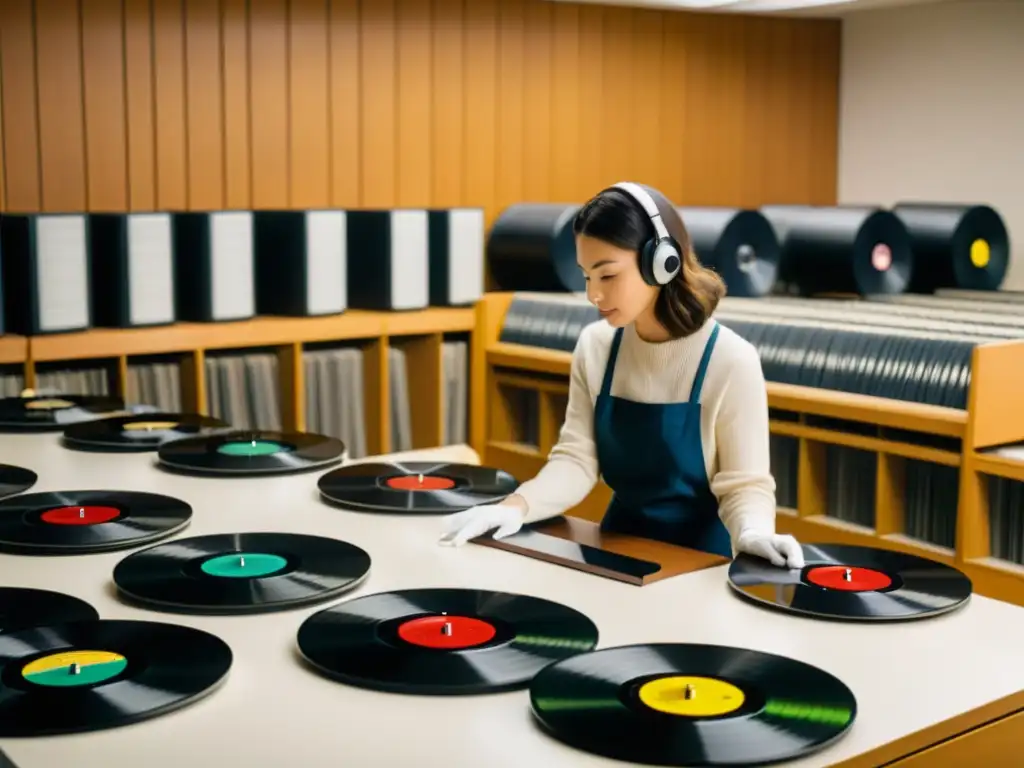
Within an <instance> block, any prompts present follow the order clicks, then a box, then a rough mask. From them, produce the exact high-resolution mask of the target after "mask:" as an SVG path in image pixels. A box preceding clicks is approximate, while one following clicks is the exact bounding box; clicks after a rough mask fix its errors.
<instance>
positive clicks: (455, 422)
mask: <svg viewBox="0 0 1024 768" xmlns="http://www.w3.org/2000/svg"><path fill="white" fill-rule="evenodd" d="M441 352H442V355H443V356H444V357H443V362H444V440H443V442H444V444H445V445H459V444H462V443H465V442H467V440H468V435H467V427H468V423H467V422H468V419H467V412H468V406H469V344H468V343H467V342H465V341H446V342H444V344H443V345H442V348H441Z"/></svg>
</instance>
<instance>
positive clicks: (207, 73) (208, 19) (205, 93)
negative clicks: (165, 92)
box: [185, 0, 224, 211]
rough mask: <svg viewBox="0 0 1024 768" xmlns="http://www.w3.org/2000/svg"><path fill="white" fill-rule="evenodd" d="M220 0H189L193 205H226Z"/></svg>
mask: <svg viewBox="0 0 1024 768" xmlns="http://www.w3.org/2000/svg"><path fill="white" fill-rule="evenodd" d="M220 51H221V36H220V0H185V75H186V76H185V114H186V116H187V123H186V132H185V136H186V147H187V152H188V205H189V208H191V209H193V210H199V211H209V210H217V209H222V208H224V156H223V148H224V141H223V136H224V122H223V117H224V114H223V109H222V107H221V101H222V95H221V86H222V83H223V80H222V77H221V56H220Z"/></svg>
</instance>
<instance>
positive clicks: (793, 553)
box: [736, 531, 804, 568]
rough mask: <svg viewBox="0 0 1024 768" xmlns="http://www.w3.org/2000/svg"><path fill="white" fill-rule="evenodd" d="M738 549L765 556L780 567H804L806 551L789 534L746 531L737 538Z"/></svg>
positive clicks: (749, 553) (757, 555)
mask: <svg viewBox="0 0 1024 768" xmlns="http://www.w3.org/2000/svg"><path fill="white" fill-rule="evenodd" d="M736 551H737V552H746V553H747V554H748V555H754V556H755V557H763V558H764V559H765V560H770V561H771V563H772V565H777V566H778V567H779V568H787V567H788V568H803V567H804V552H803V549H802V548H801V547H800V544H799V542H798V541H797V540H796V539H794V538H793V537H792V536H789V535H781V534H777V533H762V532H760V531H744V532H743V533H741V534H740V535H739V538H738V539H737V540H736Z"/></svg>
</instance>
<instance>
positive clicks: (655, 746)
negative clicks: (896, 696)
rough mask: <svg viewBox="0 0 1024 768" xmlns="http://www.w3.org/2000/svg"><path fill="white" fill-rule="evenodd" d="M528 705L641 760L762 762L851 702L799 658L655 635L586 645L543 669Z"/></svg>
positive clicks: (842, 715) (593, 747)
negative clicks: (638, 641) (644, 640)
mask: <svg viewBox="0 0 1024 768" xmlns="http://www.w3.org/2000/svg"><path fill="white" fill-rule="evenodd" d="M530 703H531V706H532V709H533V714H534V716H535V717H536V718H537V720H538V721H539V722H540V723H541V725H542V726H543V727H544V728H545V729H546V730H547V732H548V733H549V734H551V735H552V736H553V737H554V738H556V739H558V740H560V741H562V742H564V743H566V744H568V745H570V746H572V747H575V748H576V749H580V750H582V751H585V752H590V753H592V754H597V755H601V756H604V757H610V758H613V759H616V760H625V761H628V762H631V763H642V764H648V765H685V766H699V765H768V764H770V763H774V762H779V761H782V760H795V759H797V758H800V757H805V756H807V755H809V754H811V753H813V752H817V751H819V750H821V749H823V748H825V747H826V746H828V745H829V744H831V743H832V742H834V741H836V740H837V739H839V738H840V737H842V736H843V735H845V734H846V733H847V732H848V731H849V729H850V727H851V726H852V725H853V722H854V719H855V718H856V715H857V701H856V698H855V697H854V695H853V692H852V691H851V690H850V689H849V688H848V687H847V686H846V685H845V684H843V682H842V681H840V680H839V679H837V678H836V677H834V676H832V675H830V674H829V673H827V672H824V671H823V670H821V669H818V668H816V667H813V666H811V665H809V664H805V663H803V662H800V661H795V660H793V659H788V658H786V657H784V656H777V655H774V654H769V653H762V652H759V651H752V650H746V649H743V648H730V647H728V646H719V645H691V644H685V643H661V644H649V645H628V646H621V647H617V648H607V649H604V650H601V651H594V652H592V653H584V654H580V655H578V656H574V657H572V658H569V659H566V660H564V661H560V662H557V663H555V664H552V665H550V666H548V667H545V668H544V669H542V670H541V671H540V672H539V673H538V674H537V676H536V677H535V678H534V679H533V681H532V682H531V684H530Z"/></svg>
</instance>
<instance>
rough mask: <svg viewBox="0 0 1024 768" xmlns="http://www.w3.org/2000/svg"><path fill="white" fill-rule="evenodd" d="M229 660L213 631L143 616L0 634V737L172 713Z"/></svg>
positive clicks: (217, 676)
mask: <svg viewBox="0 0 1024 768" xmlns="http://www.w3.org/2000/svg"><path fill="white" fill-rule="evenodd" d="M232 660H233V659H232V653H231V648H230V647H229V646H228V645H227V644H226V643H225V642H224V641H223V640H221V639H220V638H218V637H216V636H215V635H211V634H210V633H208V632H203V631H201V630H198V629H193V628H192V627H183V626H176V625H174V624H162V623H158V622H149V621H114V620H98V621H87V622H79V623H75V624H63V625H56V626H47V627H38V628H35V629H28V630H24V631H22V632H15V633H13V634H10V635H0V738H21V737H32V736H52V735H57V734H66V733H81V732H84V731H96V730H101V729H105V728H117V727H120V726H123V725H129V724H131V723H137V722H139V721H142V720H147V719H149V718H153V717H157V716H159V715H163V714H167V713H168V712H173V711H174V710H177V709H180V708H182V707H184V706H187V705H189V704H192V703H194V702H195V701H197V700H198V699H200V698H202V697H203V696H205V695H207V694H209V693H211V692H212V691H213V690H214V689H215V688H216V687H217V686H218V685H219V684H220V683H222V682H223V681H224V680H225V678H226V677H227V674H228V671H229V670H230V668H231V664H232Z"/></svg>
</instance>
